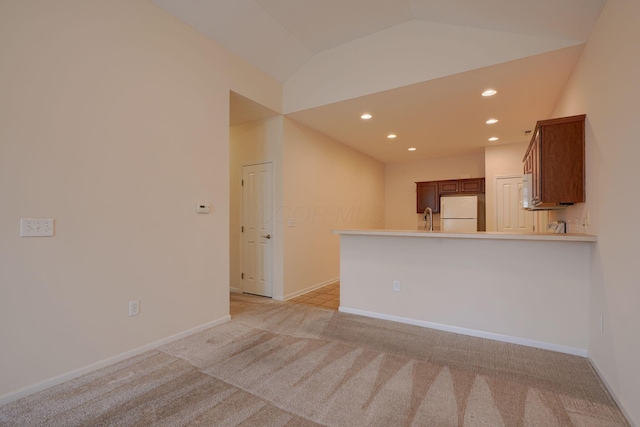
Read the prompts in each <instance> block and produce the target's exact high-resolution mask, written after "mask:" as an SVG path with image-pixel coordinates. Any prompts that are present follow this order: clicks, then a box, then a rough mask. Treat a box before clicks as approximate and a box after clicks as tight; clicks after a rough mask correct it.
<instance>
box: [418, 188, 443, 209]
mask: <svg viewBox="0 0 640 427" xmlns="http://www.w3.org/2000/svg"><path fill="white" fill-rule="evenodd" d="M416 190H417V191H416V194H417V202H416V205H417V207H418V213H424V210H425V209H427V207H430V208H431V209H432V210H433V212H440V192H439V189H438V181H431V182H416Z"/></svg>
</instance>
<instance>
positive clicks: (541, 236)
mask: <svg viewBox="0 0 640 427" xmlns="http://www.w3.org/2000/svg"><path fill="white" fill-rule="evenodd" d="M331 232H332V233H333V234H340V235H351V236H392V237H426V238H447V239H492V240H538V241H560V242H595V241H597V240H598V238H597V237H596V236H594V235H593V234H581V233H566V234H553V233H499V232H489V231H478V232H475V233H451V232H444V231H423V230H331Z"/></svg>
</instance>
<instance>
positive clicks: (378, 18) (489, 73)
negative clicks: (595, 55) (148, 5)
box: [151, 0, 606, 162]
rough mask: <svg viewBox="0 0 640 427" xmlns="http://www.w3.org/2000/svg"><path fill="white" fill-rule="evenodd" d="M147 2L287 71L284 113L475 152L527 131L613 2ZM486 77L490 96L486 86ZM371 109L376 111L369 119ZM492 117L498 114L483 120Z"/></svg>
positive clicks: (281, 73)
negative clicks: (365, 117) (488, 122)
mask: <svg viewBox="0 0 640 427" xmlns="http://www.w3.org/2000/svg"><path fill="white" fill-rule="evenodd" d="M151 1H152V2H153V3H155V4H156V5H158V6H159V7H161V8H163V9H165V10H166V11H167V12H169V13H170V14H172V15H174V16H175V17H177V18H178V19H180V20H182V21H184V22H185V23H187V24H189V25H191V26H192V27H193V28H195V29H196V30H198V31H200V32H201V33H203V34H204V35H206V36H208V37H210V38H211V39H213V40H214V41H216V42H217V43H219V44H220V45H222V46H223V47H225V48H226V49H228V50H230V51H231V52H234V53H235V54H237V55H238V56H240V57H242V58H244V59H245V60H247V61H248V62H250V63H252V64H254V65H255V66H256V67H258V68H260V69H262V70H263V71H264V72H265V73H267V74H269V75H271V76H272V77H273V78H275V79H276V80H278V81H280V82H282V83H283V88H284V97H285V105H284V106H283V111H284V112H285V113H287V115H288V116H289V117H291V118H293V119H295V120H297V121H299V122H301V123H303V124H305V125H307V126H309V127H311V128H314V129H316V130H318V131H320V132H322V133H324V134H327V135H329V136H331V137H333V138H334V139H337V140H339V141H341V142H343V143H345V144H347V145H350V146H352V147H354V148H356V149H358V150H360V151H362V152H364V153H366V154H369V155H371V156H372V157H374V158H376V159H378V160H380V161H383V162H402V161H410V160H415V159H420V158H427V157H438V156H447V155H456V154H463V153H466V152H472V151H474V150H479V149H482V148H483V147H484V146H487V145H489V144H491V143H489V142H488V141H487V138H488V137H489V136H499V138H500V139H499V141H498V142H497V143H512V142H522V141H526V140H528V136H526V135H524V134H523V131H524V130H526V129H531V128H532V127H533V126H534V125H535V121H536V120H538V119H544V118H547V117H548V116H549V114H551V112H552V110H553V107H554V106H555V103H556V100H557V98H558V96H559V94H560V91H561V90H562V88H563V86H564V84H565V83H566V80H567V78H568V77H569V75H570V73H571V71H572V70H573V67H574V65H575V63H576V61H577V59H578V57H579V55H580V54H581V51H582V46H583V44H584V43H585V42H586V41H587V39H588V37H589V34H590V33H591V31H592V29H593V27H594V25H595V23H596V21H597V19H598V16H599V14H600V12H601V10H602V8H603V7H604V5H605V3H606V0H562V1H558V0H515V1H514V0H483V1H477V0H189V1H186V0H151ZM381 57H387V58H390V59H389V61H392V62H391V63H390V64H385V63H383V62H382V61H381V60H380V58H381ZM361 74H366V78H365V79H364V81H361V80H360V79H359V77H358V75H361ZM487 87H493V88H495V89H497V90H498V92H499V93H498V95H496V96H495V97H494V99H483V98H482V97H480V95H479V93H480V92H481V91H482V90H483V89H486V88H487ZM236 101H237V100H236ZM237 105H241V106H244V107H242V108H249V110H251V108H250V107H248V105H249V103H246V102H242V103H239V104H238V103H237ZM258 110H259V109H257V110H256V111H258ZM364 112H370V113H372V114H373V115H374V118H373V119H371V120H370V121H369V122H367V123H364V122H362V121H361V120H360V119H359V116H360V114H362V113H364ZM237 116H238V117H243V119H244V120H250V119H251V118H252V115H251V112H250V111H248V112H246V114H240V115H237ZM492 117H495V118H498V119H499V120H500V121H499V122H498V123H497V124H495V125H492V126H488V125H486V124H485V123H484V122H485V121H486V120H487V119H489V118H492ZM256 118H259V117H256ZM388 133H396V134H397V135H398V138H396V139H395V140H394V141H393V142H390V141H389V140H388V139H387V138H386V135H387V134H388ZM409 147H415V148H417V150H416V151H415V152H408V151H407V148H409Z"/></svg>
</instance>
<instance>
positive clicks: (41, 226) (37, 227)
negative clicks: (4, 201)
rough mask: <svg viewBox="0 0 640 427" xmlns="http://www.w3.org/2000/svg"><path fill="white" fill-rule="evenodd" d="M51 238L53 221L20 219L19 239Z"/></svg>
mask: <svg viewBox="0 0 640 427" xmlns="http://www.w3.org/2000/svg"><path fill="white" fill-rule="evenodd" d="M51 236H53V219H35V218H20V237H51Z"/></svg>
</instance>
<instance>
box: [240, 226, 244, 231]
mask: <svg viewBox="0 0 640 427" xmlns="http://www.w3.org/2000/svg"><path fill="white" fill-rule="evenodd" d="M240 232H241V233H244V225H243V226H242V227H240Z"/></svg>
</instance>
